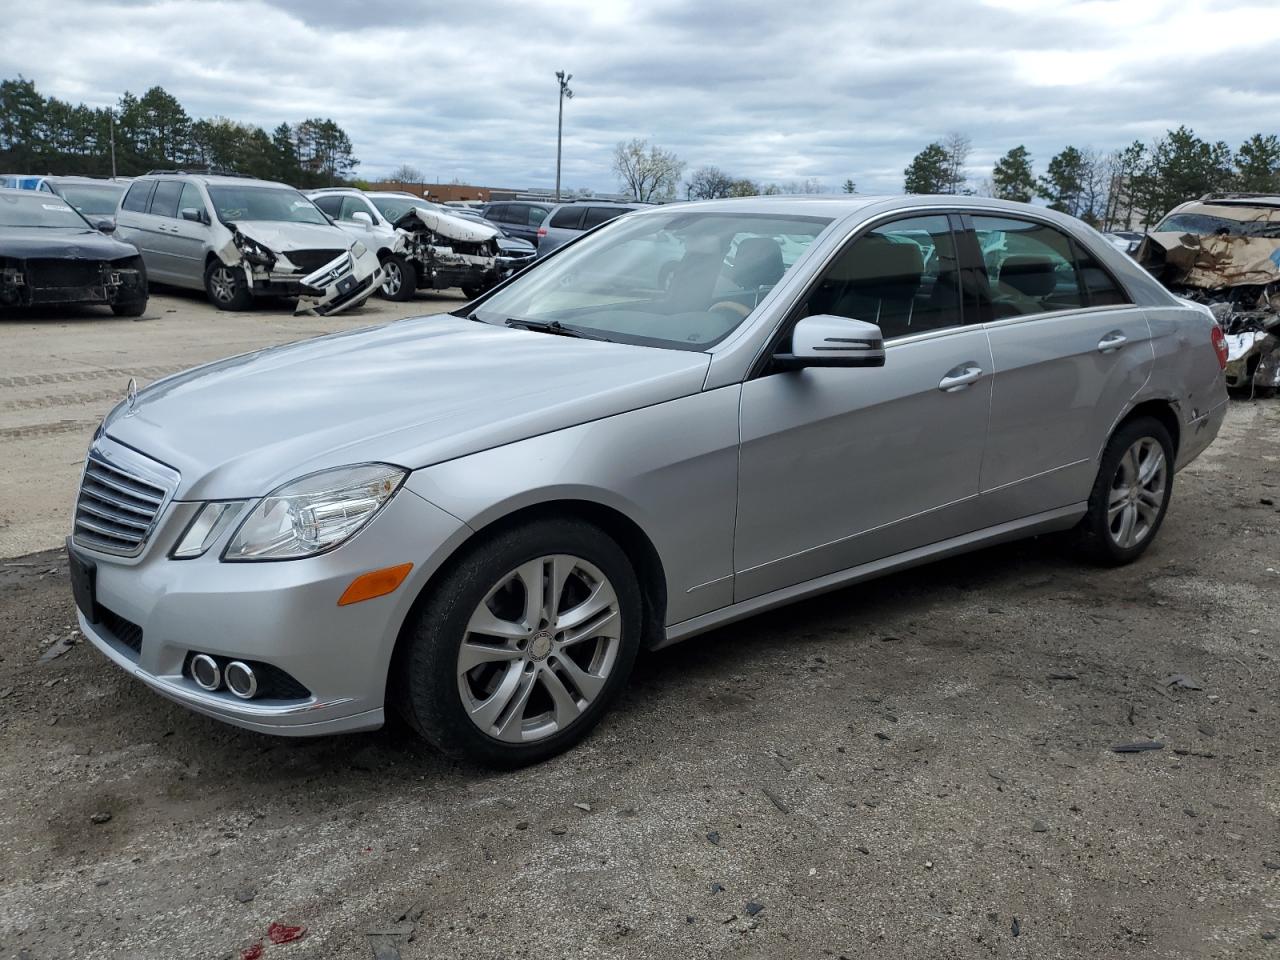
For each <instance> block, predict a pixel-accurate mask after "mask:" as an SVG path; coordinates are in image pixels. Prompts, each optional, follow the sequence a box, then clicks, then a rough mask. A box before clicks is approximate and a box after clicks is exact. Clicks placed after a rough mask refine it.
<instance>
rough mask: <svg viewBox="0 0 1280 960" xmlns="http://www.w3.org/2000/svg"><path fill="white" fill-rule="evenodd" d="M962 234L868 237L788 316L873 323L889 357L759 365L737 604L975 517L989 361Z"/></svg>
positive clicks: (931, 230) (744, 446) (936, 227)
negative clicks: (857, 363)
mask: <svg viewBox="0 0 1280 960" xmlns="http://www.w3.org/2000/svg"><path fill="white" fill-rule="evenodd" d="M953 221H954V226H955V228H956V230H954V231H953ZM958 229H959V221H958V218H952V217H949V216H947V215H945V214H942V215H932V216H925V217H911V218H905V219H902V220H896V221H891V222H890V223H888V224H884V225H881V226H878V227H876V228H875V229H873V230H871V231H869V232H866V233H864V234H862V235H861V236H860V237H858V238H857V239H856V240H855V241H854V242H853V243H852V244H850V245H849V246H848V247H846V248H845V250H844V251H843V252H842V253H841V254H839V255H838V256H837V257H836V259H835V260H834V261H833V262H832V264H831V265H830V266H829V267H828V268H827V270H826V272H825V273H824V274H823V275H822V276H821V277H820V278H819V279H818V281H817V282H816V283H815V284H814V286H813V287H812V288H811V290H810V292H809V294H808V296H807V299H806V301H805V302H804V303H803V304H802V308H801V311H800V313H799V314H798V315H797V316H796V317H793V318H792V320H793V321H794V320H795V319H798V318H799V317H800V316H809V315H814V314H830V315H835V316H844V317H851V318H853V319H857V320H863V321H867V322H870V323H877V324H878V325H879V326H880V328H881V331H882V333H883V335H884V339H885V365H884V366H883V367H879V368H863V369H850V368H808V369H803V370H794V371H786V372H782V371H778V372H773V371H771V370H770V369H768V368H766V369H765V370H764V372H763V375H761V376H757V377H755V378H753V379H750V380H748V381H747V382H746V383H745V384H744V385H743V390H742V402H741V413H740V430H741V456H740V468H739V488H738V520H737V533H736V537H735V542H734V571H735V575H736V580H735V589H734V600H735V601H741V600H747V599H750V598H751V597H756V596H760V595H761V594H765V593H769V592H770V591H773V590H779V589H782V588H785V587H788V586H791V585H793V584H797V583H802V582H804V581H807V580H812V579H814V578H817V577H822V576H825V575H827V574H831V573H835V572H837V571H841V570H845V569H847V568H850V567H855V566H858V565H860V564H864V563H869V562H872V561H874V560H878V559H881V558H884V557H888V556H892V555H894V554H898V553H902V552H903V551H907V550H911V549H913V548H916V547H921V546H925V545H927V544H930V543H936V542H938V541H940V540H945V539H947V538H949V537H954V536H958V535H960V534H963V533H966V532H969V531H970V530H972V529H974V528H975V527H976V526H977V525H979V521H977V519H976V518H975V511H973V510H972V509H971V507H972V506H973V501H974V500H975V499H976V497H977V496H978V492H979V479H980V473H981V468H982V455H983V449H984V446H985V443H986V431H987V419H988V416H989V415H990V407H991V374H992V362H991V348H990V345H989V343H988V340H987V334H986V332H985V330H984V329H983V328H982V326H981V325H980V324H979V323H978V321H979V320H980V317H979V316H978V315H977V311H976V310H975V309H972V304H969V306H970V310H969V316H968V317H967V318H966V309H965V307H966V302H965V300H966V299H967V295H966V294H962V291H967V290H970V289H973V287H972V283H973V282H974V281H973V279H972V278H971V277H970V273H971V271H966V270H961V269H960V265H959V263H958V262H957V259H956V253H957V232H958ZM966 319H967V320H968V321H969V323H968V325H966ZM785 349H786V344H785V343H784V344H783V345H782V350H780V351H779V352H784V351H785Z"/></svg>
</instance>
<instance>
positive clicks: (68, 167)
mask: <svg viewBox="0 0 1280 960" xmlns="http://www.w3.org/2000/svg"><path fill="white" fill-rule="evenodd" d="M113 121H114V128H115V131H114V140H115V160H116V173H117V174H118V175H119V176H123V177H128V176H136V175H137V174H140V173H145V172H146V171H148V170H153V169H164V168H193V167H199V168H212V169H215V170H231V171H235V172H237V173H243V174H248V175H250V176H255V177H262V178H264V179H268V180H281V181H284V182H285V183H291V184H293V185H295V186H298V187H317V186H326V185H328V184H332V183H339V182H342V181H344V180H346V179H347V178H348V177H350V176H351V174H352V172H353V171H354V170H355V168H356V166H357V165H358V164H359V163H360V161H359V160H357V159H356V157H355V155H354V154H353V152H352V146H351V139H350V137H348V136H347V134H346V133H345V132H344V131H343V129H342V128H341V127H339V126H338V125H337V124H336V123H334V121H332V120H330V119H325V118H319V117H314V118H310V119H307V120H302V121H300V122H299V123H295V124H292V125H291V124H288V123H281V124H280V125H279V126H277V127H276V128H275V129H274V130H272V131H271V132H270V133H267V132H266V131H265V130H263V129H262V128H261V127H256V126H253V125H252V124H247V123H239V122H237V121H235V120H230V119H228V118H226V117H210V118H206V119H192V117H191V116H190V115H189V114H188V113H187V111H186V110H184V109H183V107H182V104H180V103H179V102H178V101H177V99H176V98H175V97H174V96H173V95H172V94H170V93H168V92H167V91H166V90H165V89H164V88H162V87H158V86H157V87H152V88H151V89H150V90H148V91H147V92H146V93H144V94H142V96H140V97H138V96H134V95H133V94H132V93H127V92H126V93H125V94H124V95H123V96H122V97H121V98H120V100H119V102H118V103H117V104H116V106H115V107H88V106H85V105H84V104H83V103H80V104H72V103H69V102H67V101H65V100H59V99H57V98H56V97H44V96H41V95H40V92H39V91H38V90H36V86H35V83H34V82H33V81H31V80H25V79H23V78H22V77H18V79H16V80H4V81H0V169H2V170H3V171H4V172H6V173H9V172H12V173H35V174H48V173H53V174H86V175H89V176H100V177H105V176H110V175H111V141H112V126H113Z"/></svg>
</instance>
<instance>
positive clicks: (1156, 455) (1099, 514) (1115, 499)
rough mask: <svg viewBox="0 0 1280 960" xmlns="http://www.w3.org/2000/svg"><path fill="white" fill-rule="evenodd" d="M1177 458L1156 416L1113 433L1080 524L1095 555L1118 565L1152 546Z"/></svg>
mask: <svg viewBox="0 0 1280 960" xmlns="http://www.w3.org/2000/svg"><path fill="white" fill-rule="evenodd" d="M1173 457H1174V450H1173V440H1172V439H1171V438H1170V437H1169V431H1168V430H1166V429H1165V427H1164V425H1163V424H1162V423H1160V421H1159V420H1156V419H1154V418H1153V417H1139V418H1137V419H1135V420H1131V421H1130V422H1128V423H1126V424H1124V425H1123V426H1121V427H1120V429H1118V430H1117V431H1116V432H1115V434H1114V435H1113V436H1112V437H1111V441H1110V443H1108V444H1107V448H1106V450H1104V451H1103V454H1102V463H1101V465H1100V466H1099V468H1098V477H1097V479H1096V480H1095V481H1094V484H1093V491H1092V493H1090V495H1089V511H1088V513H1086V514H1085V517H1084V519H1083V520H1082V521H1081V523H1080V530H1081V533H1082V534H1083V541H1084V546H1085V549H1086V550H1087V551H1088V552H1089V553H1090V554H1092V555H1093V557H1094V559H1096V560H1099V561H1101V562H1102V563H1106V564H1109V565H1114V566H1118V565H1120V564H1125V563H1130V562H1132V561H1134V560H1136V559H1138V557H1140V556H1141V555H1142V554H1143V552H1144V551H1146V549H1147V547H1149V546H1151V542H1152V541H1153V540H1154V539H1155V538H1156V534H1157V533H1158V532H1159V530H1160V524H1161V523H1163V522H1164V515H1165V512H1166V511H1167V510H1168V509H1169V497H1170V496H1171V495H1172V493H1173Z"/></svg>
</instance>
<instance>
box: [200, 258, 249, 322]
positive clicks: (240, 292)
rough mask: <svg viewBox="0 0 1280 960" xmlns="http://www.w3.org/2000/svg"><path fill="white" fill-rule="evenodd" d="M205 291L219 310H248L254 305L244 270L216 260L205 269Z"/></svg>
mask: <svg viewBox="0 0 1280 960" xmlns="http://www.w3.org/2000/svg"><path fill="white" fill-rule="evenodd" d="M204 289H205V293H207V294H208V295H209V300H210V301H211V302H212V303H213V305H214V306H215V307H217V308H218V309H219V310H248V309H249V307H251V306H252V305H253V294H252V292H250V290H249V283H248V281H247V280H246V279H245V275H244V270H242V269H241V268H240V267H229V266H227V265H226V264H225V263H223V262H222V261H221V260H214V261H212V262H211V263H210V264H209V266H208V267H206V268H205V271H204Z"/></svg>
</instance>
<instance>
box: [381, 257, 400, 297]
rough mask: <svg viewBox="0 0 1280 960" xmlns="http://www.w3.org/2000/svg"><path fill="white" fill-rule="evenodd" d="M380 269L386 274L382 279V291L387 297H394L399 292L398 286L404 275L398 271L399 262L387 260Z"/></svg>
mask: <svg viewBox="0 0 1280 960" xmlns="http://www.w3.org/2000/svg"><path fill="white" fill-rule="evenodd" d="M382 269H383V272H384V273H385V274H386V276H385V277H384V278H383V281H382V292H383V293H385V294H386V295H387V296H388V297H394V296H395V295H396V294H398V293H399V292H400V286H401V284H403V283H404V275H403V274H402V273H401V272H400V264H398V263H396V262H395V261H394V260H388V261H387V262H386V263H384V264H383V265H382Z"/></svg>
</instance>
